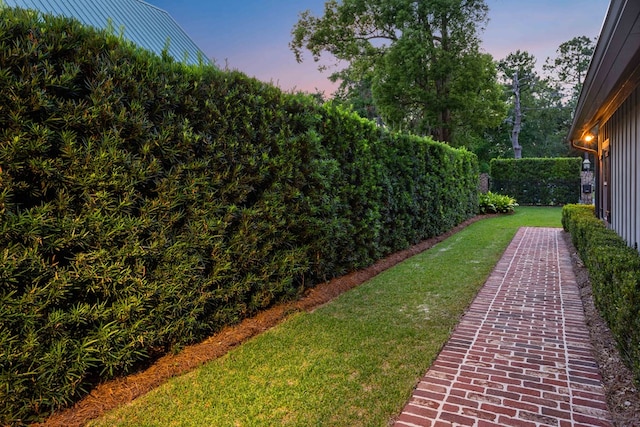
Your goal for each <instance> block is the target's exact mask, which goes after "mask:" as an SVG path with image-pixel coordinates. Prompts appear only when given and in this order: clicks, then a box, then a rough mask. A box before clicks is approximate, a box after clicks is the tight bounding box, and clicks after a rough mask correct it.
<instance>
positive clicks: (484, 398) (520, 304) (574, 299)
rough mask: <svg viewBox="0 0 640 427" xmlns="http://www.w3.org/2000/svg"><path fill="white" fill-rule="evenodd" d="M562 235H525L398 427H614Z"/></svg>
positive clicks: (546, 231) (534, 231)
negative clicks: (612, 426) (592, 352)
mask: <svg viewBox="0 0 640 427" xmlns="http://www.w3.org/2000/svg"><path fill="white" fill-rule="evenodd" d="M562 232H563V231H562V230H561V229H556V228H521V229H520V230H519V231H518V233H517V234H516V236H515V237H514V239H513V241H512V242H511V244H510V245H509V247H508V248H507V250H506V251H505V253H504V255H503V256H502V258H501V259H500V261H499V262H498V264H497V265H496V268H495V269H494V271H493V273H492V274H491V276H490V277H489V279H488V280H487V282H486V284H485V285H484V287H483V288H482V290H481V291H480V292H479V294H478V296H477V297H476V299H475V301H474V302H473V304H472V305H471V307H470V308H469V310H468V312H467V313H466V314H465V316H464V317H463V319H462V320H461V322H460V324H459V325H458V326H457V328H456V330H455V331H454V333H453V335H452V337H451V339H450V340H449V342H448V343H447V344H446V345H445V347H444V348H443V350H442V351H441V352H440V355H439V356H438V358H437V360H436V361H435V362H434V363H433V365H432V367H431V368H430V369H429V371H428V372H427V373H426V375H425V376H424V377H423V378H422V379H421V380H420V382H419V384H418V385H417V387H416V389H415V390H414V393H413V396H412V397H411V399H410V400H409V402H408V403H407V405H406V406H405V408H404V410H403V412H402V414H401V415H400V417H399V418H398V420H397V421H396V423H395V426H397V427H405V426H458V425H459V426H522V427H529V426H531V427H534V426H560V427H568V426H574V427H578V426H611V425H612V423H611V421H610V420H611V416H610V414H609V412H608V410H607V405H606V402H605V397H604V390H603V387H602V383H601V381H600V374H599V371H598V366H597V364H596V361H595V360H594V358H593V357H592V355H591V344H590V342H589V332H588V329H587V326H586V325H585V318H584V314H583V311H582V303H581V300H580V296H579V293H578V292H579V291H578V287H577V284H576V279H575V275H574V273H573V270H572V267H571V260H570V257H569V251H568V250H567V247H566V245H565V242H564V240H563V238H562V236H561V233H562Z"/></svg>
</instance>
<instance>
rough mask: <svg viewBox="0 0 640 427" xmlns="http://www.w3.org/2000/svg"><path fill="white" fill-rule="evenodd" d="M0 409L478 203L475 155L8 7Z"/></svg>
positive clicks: (1, 134)
mask: <svg viewBox="0 0 640 427" xmlns="http://www.w3.org/2000/svg"><path fill="white" fill-rule="evenodd" d="M0 23H1V25H0V43H2V46H3V48H2V49H0V111H1V112H2V114H0V224H1V225H2V226H1V227H0V249H1V250H0V385H1V387H0V402H2V405H1V406H0V425H5V424H24V423H28V422H31V421H34V420H38V419H41V418H42V417H43V416H44V415H46V414H47V413H49V412H50V411H51V410H54V409H56V408H60V407H62V406H65V405H69V404H71V403H73V402H74V401H76V400H77V399H78V398H79V397H81V396H83V395H85V394H86V393H87V392H88V391H89V390H90V388H91V387H92V385H93V384H95V383H96V382H97V381H101V380H104V379H107V378H111V377H113V376H115V375H121V374H125V373H127V372H130V371H131V370H132V369H134V368H135V367H136V366H138V365H139V364H140V363H141V362H143V361H146V360H148V359H150V358H151V357H154V356H157V355H159V354H162V353H163V352H166V351H169V350H170V349H172V348H179V347H180V346H182V345H185V344H189V343H192V342H195V341H197V340H200V339H202V338H204V337H206V336H207V335H209V334H211V333H213V332H215V331H217V330H219V329H220V328H222V327H224V326H226V325H229V324H232V323H235V322H238V321H239V320H240V319H242V318H244V317H247V316H249V315H252V314H254V313H256V312H257V311H259V310H261V309H264V308H265V307H268V306H270V305H272V304H274V303H275V302H277V301H279V300H282V299H286V298H292V297H294V296H296V295H297V294H299V293H300V292H301V291H302V290H303V289H304V288H305V287H308V286H313V285H314V284H316V283H319V282H320V281H322V280H326V279H329V278H331V277H334V276H337V275H340V274H343V273H345V272H348V271H351V270H354V269H357V268H360V267H363V266H366V265H369V264H372V263H373V262H375V261H376V260H377V259H379V258H380V257H383V256H385V255H387V254H389V253H391V252H393V251H396V250H399V249H403V248H406V247H407V246H408V245H410V244H412V243H416V242H418V241H420V240H422V239H426V238H429V237H432V236H434V235H437V234H440V233H442V232H444V231H447V230H448V229H450V228H451V227H453V226H455V225H457V224H458V223H460V222H462V221H464V220H465V219H467V218H469V217H471V216H473V215H475V213H476V211H477V209H478V196H477V181H478V166H477V159H476V157H475V155H473V154H472V153H469V152H467V151H464V150H456V149H453V148H451V147H449V146H446V145H444V144H440V143H436V142H433V141H432V140H430V139H425V138H418V137H415V136H409V135H403V134H395V133H394V134H392V133H388V132H386V131H384V130H382V129H380V128H378V127H376V126H375V124H373V123H372V122H369V121H366V120H363V119H361V118H359V117H358V116H356V115H355V114H353V113H351V112H349V111H345V110H344V109H342V108H341V107H339V106H335V105H330V104H329V105H318V103H317V102H316V101H315V100H314V99H313V98H311V97H307V96H303V95H292V94H286V93H283V92H282V91H280V90H279V89H277V88H275V87H273V86H271V85H269V84H265V83H262V82H259V81H257V80H254V79H251V78H248V77H247V76H245V75H243V74H241V73H238V72H222V71H219V70H217V69H215V68H213V67H210V66H206V67H192V66H184V65H181V64H178V63H175V62H172V61H171V60H168V59H166V60H163V59H161V58H159V57H157V56H154V55H152V54H150V53H148V52H145V51H142V50H140V49H137V48H135V47H133V46H131V45H129V44H126V43H122V41H121V40H119V39H118V38H117V37H113V36H110V35H107V34H104V33H99V32H96V31H94V30H92V29H88V28H85V27H83V26H82V25H80V24H79V23H78V22H76V21H73V20H69V19H64V18H53V17H48V16H40V15H38V14H36V13H26V12H24V11H20V10H17V9H11V8H1V7H0Z"/></svg>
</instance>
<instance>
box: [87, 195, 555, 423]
mask: <svg viewBox="0 0 640 427" xmlns="http://www.w3.org/2000/svg"><path fill="white" fill-rule="evenodd" d="M560 219H561V209H559V208H530V207H520V208H517V210H516V213H515V214H514V215H507V216H501V217H497V218H489V219H484V220H482V221H479V222H476V223H474V224H472V225H471V226H469V227H467V228H465V229H464V230H462V231H461V232H459V233H457V234H455V235H453V236H452V237H450V238H449V239H447V240H445V241H443V242H442V243H440V244H438V245H436V246H434V247H433V248H432V249H430V250H428V251H425V252H423V253H422V254H419V255H416V256H414V257H412V258H410V259H408V260H407V261H405V262H403V263H401V264H399V265H398V266H396V267H394V268H391V269H389V270H387V271H385V272H383V273H381V274H380V275H378V276H377V277H375V278H374V279H372V280H370V281H368V282H367V283H365V284H363V285H361V286H359V287H358V288H356V289H354V290H352V291H349V292H347V293H345V294H343V295H341V296H340V297H339V298H337V299H336V300H334V301H333V302H331V303H329V304H327V305H324V306H323V307H321V308H319V309H317V310H316V311H314V312H313V313H299V314H296V315H293V316H292V317H291V318H289V319H288V320H287V321H285V322H283V323H282V324H281V325H279V326H278V327H276V328H273V329H272V330H270V331H268V332H266V333H264V334H262V335H260V336H258V337H256V338H254V339H252V340H250V341H248V342H247V343H245V344H243V345H242V346H240V347H238V348H236V349H235V350H233V351H231V352H230V353H229V354H227V355H226V356H224V357H222V358H220V359H218V360H215V361H213V362H210V363H208V364H206V365H205V366H203V367H202V368H200V369H198V370H196V371H193V372H191V373H188V374H186V375H183V376H181V377H178V378H175V379H173V380H171V381H169V382H168V383H166V384H165V385H163V386H161V387H159V388H157V389H156V390H154V391H153V392H151V393H149V394H147V395H146V396H144V397H142V398H140V399H137V400H136V401H134V402H133V403H131V404H129V405H127V406H125V407H123V408H120V409H118V410H115V411H112V412H111V413H109V414H107V416H105V417H103V418H102V419H100V420H97V421H96V422H94V423H92V425H95V426H114V425H119V426H132V425H134V426H203V425H207V426H209V425H210V426H276V425H277V426H279V425H285V426H385V425H387V424H388V423H389V421H390V420H392V419H393V417H395V416H397V415H398V413H399V412H400V411H401V409H402V407H403V406H404V404H405V402H406V401H407V399H408V398H409V396H410V395H411V392H412V389H413V387H414V385H415V383H416V382H417V380H418V378H419V377H420V376H421V375H422V374H423V373H424V372H425V371H426V370H427V368H428V367H429V365H430V364H431V362H432V361H433V360H434V359H435V357H436V356H437V354H438V352H439V350H440V349H441V348H442V346H443V345H444V343H445V342H446V340H447V338H448V336H449V334H450V332H451V331H452V329H453V328H454V327H455V325H456V324H457V322H458V320H459V318H460V316H461V315H462V314H463V312H464V310H465V308H466V307H467V306H468V305H469V304H470V303H471V301H472V299H473V297H474V296H475V294H476V293H477V291H478V290H479V288H480V287H481V286H482V284H483V283H484V281H485V280H486V278H487V276H488V275H489V273H490V272H491V270H492V269H493V266H494V265H495V264H496V262H497V261H498V259H499V258H500V256H501V255H502V253H503V252H504V249H505V248H506V246H507V245H508V243H509V242H510V241H511V239H512V238H513V235H514V234H515V232H516V230H517V228H518V227H520V226H545V227H560V226H561V224H560Z"/></svg>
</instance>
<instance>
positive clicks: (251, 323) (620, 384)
mask: <svg viewBox="0 0 640 427" xmlns="http://www.w3.org/2000/svg"><path fill="white" fill-rule="evenodd" d="M487 217H489V216H488V215H485V216H477V217H474V218H472V219H470V220H467V221H465V222H464V223H462V224H460V225H459V226H457V227H455V228H454V229H452V230H450V231H449V232H447V233H445V234H443V235H441V236H438V237H435V238H432V239H428V240H425V241H423V242H421V243H419V244H417V245H415V246H413V247H411V248H409V249H407V250H404V251H401V252H398V253H395V254H393V255H390V256H388V257H387V258H384V259H382V260H380V261H378V262H377V263H375V264H374V265H372V266H371V267H368V268H366V269H364V270H360V271H356V272H353V273H351V274H348V275H345V276H342V277H339V278H336V279H333V280H331V281H329V282H326V283H323V284H320V285H318V286H316V287H314V288H312V289H309V290H308V291H307V292H306V293H305V294H304V295H303V296H302V297H301V298H300V299H298V300H296V301H292V302H289V303H284V304H280V305H277V306H275V307H273V308H271V309H268V310H265V311H263V312H261V313H260V314H258V315H256V316H255V317H252V318H249V319H246V320H244V321H243V322H241V323H240V324H238V325H235V326H230V327H228V328H225V329H223V330H222V331H221V332H219V333H217V334H215V335H213V336H211V337H209V338H208V339H206V340H205V341H203V342H201V343H198V344H195V345H192V346H188V347H185V348H184V349H183V350H182V351H181V352H180V353H178V354H169V355H166V356H163V357H161V358H159V359H158V360H157V361H155V363H153V364H152V365H151V366H150V367H149V368H147V369H145V370H143V371H140V372H137V373H134V374H131V375H129V376H126V377H123V378H117V379H114V380H111V381H108V382H105V383H102V384H100V385H98V386H97V387H96V388H95V389H93V391H92V392H91V393H90V394H89V395H88V396H87V397H85V398H84V399H82V400H81V401H79V402H78V403H76V404H75V405H74V406H73V407H71V408H69V409H66V410H64V411H61V412H58V413H55V414H54V415H52V416H51V417H50V418H49V419H48V420H47V421H46V422H45V423H41V424H39V425H40V426H52V427H53V426H65V427H67V426H68V427H73V426H83V425H85V424H86V423H87V422H88V421H90V420H92V419H95V418H98V417H100V416H101V415H102V414H104V413H105V412H107V411H109V410H111V409H114V408H117V407H118V406H121V405H124V404H126V403H128V402H130V401H132V400H133V399H135V398H137V397H139V396H142V395H143V394H145V393H147V392H149V391H151V390H152V389H154V388H156V387H158V386H159V385H160V384H162V383H164V382H166V381H167V380H168V379H170V378H171V377H174V376H177V375H181V374H184V373H186V372H189V371H191V370H193V369H195V368H197V367H199V366H201V365H202V364H204V363H206V362H209V361H211V360H214V359H216V358H218V357H220V356H222V355H224V354H226V353H227V352H228V351H229V350H231V349H232V348H234V347H236V346H238V345H240V344H242V343H243V342H244V341H246V340H248V339H249V338H251V337H253V336H255V335H258V334H259V333H261V332H264V331H265V330H267V329H269V328H272V327H273V326H276V325H277V324H279V323H280V322H282V321H283V320H284V319H285V318H286V317H287V316H289V315H290V314H292V313H295V312H299V311H312V310H314V309H315V308H317V307H319V306H321V305H323V304H326V303H327V302H329V301H331V300H332V299H334V298H335V297H337V296H338V295H340V294H341V293H343V292H345V291H348V290H349V289H352V288H354V287H356V286H358V285H360V284H362V283H364V282H366V281H367V280H369V279H371V278H372V277H374V276H376V275H377V274H379V273H381V272H382V271H384V270H386V269H388V268H391V267H393V266H394V265H396V264H398V263H400V262H402V261H404V260H406V259H407V258H410V257H411V256H413V255H416V254H419V253H421V252H423V251H425V250H427V249H429V248H431V247H432V246H434V245H435V244H437V243H439V242H441V241H443V240H445V239H446V238H448V237H450V236H451V235H452V234H455V233H457V232H458V231H460V230H462V229H463V228H465V227H466V226H468V225H470V224H472V223H474V222H476V221H478V220H480V219H484V218H487ZM564 235H565V240H566V241H567V243H568V245H569V248H570V251H571V259H572V263H573V269H574V272H575V274H576V277H577V281H578V286H579V287H580V292H581V298H582V301H583V305H584V311H585V315H586V318H587V325H588V327H589V329H590V334H591V340H592V343H593V345H594V349H595V356H596V359H597V361H598V364H599V365H600V369H601V373H602V377H603V382H604V385H605V390H606V395H607V403H608V405H609V408H610V410H611V413H612V416H613V419H614V423H615V425H616V426H619V427H632V426H640V395H639V394H638V390H637V388H636V387H635V385H634V383H633V376H632V374H631V372H630V370H629V369H628V368H627V367H626V366H625V365H624V363H622V360H621V358H620V354H619V352H618V350H617V347H616V345H615V341H614V340H613V337H612V335H611V332H610V331H609V329H608V327H607V326H606V323H605V322H604V320H603V319H602V317H601V316H600V314H599V313H598V311H597V309H596V308H595V306H594V304H593V297H592V295H591V283H590V282H589V275H588V272H587V271H586V268H585V267H584V265H583V264H582V262H581V260H580V258H579V257H578V255H577V253H576V251H575V249H574V247H573V245H572V244H571V239H570V236H569V235H568V234H567V233H564Z"/></svg>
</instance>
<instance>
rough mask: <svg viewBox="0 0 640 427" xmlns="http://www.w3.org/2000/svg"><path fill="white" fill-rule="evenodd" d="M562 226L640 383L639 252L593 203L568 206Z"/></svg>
mask: <svg viewBox="0 0 640 427" xmlns="http://www.w3.org/2000/svg"><path fill="white" fill-rule="evenodd" d="M562 225H563V227H564V229H565V231H568V232H569V233H570V234H571V240H572V242H573V244H574V246H575V247H576V249H577V250H578V253H579V254H580V258H581V259H582V261H583V262H584V264H585V266H586V267H587V269H588V270H589V278H590V279H591V284H592V287H593V296H594V300H595V303H596V306H597V307H598V310H599V311H600V313H602V316H603V317H604V319H605V320H606V321H607V324H608V325H609V328H610V329H611V332H612V333H613V336H614V337H615V339H616V341H617V343H618V347H619V348H620V352H621V354H622V356H623V357H624V359H625V362H626V363H627V364H628V366H629V367H630V368H631V370H632V371H633V373H634V376H635V380H636V382H637V383H638V384H640V254H638V251H637V250H635V249H632V248H630V247H629V246H627V244H626V243H625V241H624V240H623V239H622V237H620V236H618V235H617V234H616V233H615V232H614V231H613V230H610V229H608V228H606V227H605V225H604V223H603V222H602V221H600V220H599V219H597V218H596V217H595V215H594V208H593V206H585V205H567V206H565V207H564V208H563V210H562Z"/></svg>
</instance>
